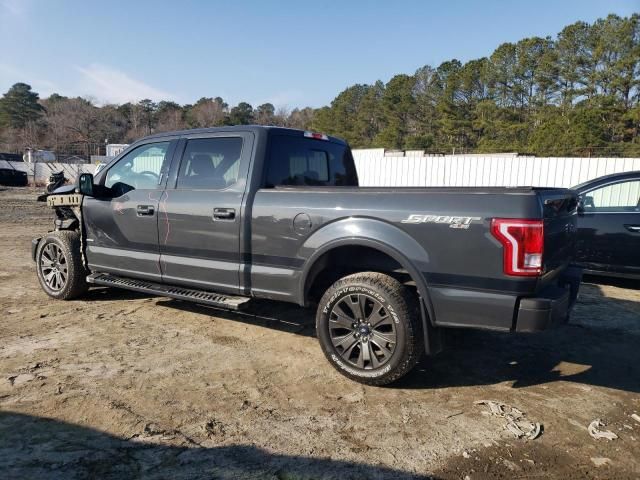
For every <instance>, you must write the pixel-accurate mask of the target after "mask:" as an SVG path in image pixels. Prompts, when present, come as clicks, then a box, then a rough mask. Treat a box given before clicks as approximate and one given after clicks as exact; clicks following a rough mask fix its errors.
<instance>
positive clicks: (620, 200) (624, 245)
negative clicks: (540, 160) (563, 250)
mask: <svg viewBox="0 0 640 480" xmlns="http://www.w3.org/2000/svg"><path fill="white" fill-rule="evenodd" d="M581 199H582V203H583V205H584V209H583V211H582V212H581V213H580V216H579V219H578V225H579V230H578V252H577V257H578V258H577V259H578V261H579V263H580V264H581V265H583V266H584V267H585V268H588V269H591V270H600V271H607V272H611V273H622V274H625V273H626V274H634V275H638V274H640V178H635V179H626V180H623V181H618V182H613V183H609V184H607V185H602V186H599V187H597V188H595V189H593V190H587V191H585V192H582V193H581Z"/></svg>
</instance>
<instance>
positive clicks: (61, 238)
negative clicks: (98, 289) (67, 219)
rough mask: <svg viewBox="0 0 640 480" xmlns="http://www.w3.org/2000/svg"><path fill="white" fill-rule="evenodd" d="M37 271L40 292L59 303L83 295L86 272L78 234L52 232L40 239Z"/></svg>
mask: <svg viewBox="0 0 640 480" xmlns="http://www.w3.org/2000/svg"><path fill="white" fill-rule="evenodd" d="M36 271H37V272H38V280H39V281H40V286H41V287H42V290H44V291H45V293H46V294H47V295H49V296H50V297H52V298H55V299H58V300H72V299H74V298H78V297H79V296H81V295H83V294H84V293H86V291H87V290H88V289H89V285H88V284H87V280H86V278H87V270H86V269H85V268H84V265H82V258H81V252H80V234H79V233H78V232H74V231H69V230H58V231H55V232H51V233H49V234H47V235H45V236H44V237H42V240H40V243H39V245H38V250H37V252H36Z"/></svg>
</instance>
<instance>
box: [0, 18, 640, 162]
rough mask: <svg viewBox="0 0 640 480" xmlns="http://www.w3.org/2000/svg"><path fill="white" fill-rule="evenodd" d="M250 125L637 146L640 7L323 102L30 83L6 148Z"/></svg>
mask: <svg viewBox="0 0 640 480" xmlns="http://www.w3.org/2000/svg"><path fill="white" fill-rule="evenodd" d="M244 124H263V125H280V126H287V127H293V128H302V129H314V130H318V131H322V132H325V133H328V134H332V135H336V136H339V137H343V138H345V139H346V140H348V141H349V143H350V144H351V145H352V146H353V147H356V148H372V147H384V148H388V149H420V150H426V151H428V152H433V153H451V152H467V153H468V152H478V153H483V152H507V151H508V152H519V153H524V154H534V155H539V156H586V155H589V156H640V15H638V14H634V15H632V16H630V17H620V16H617V15H609V16H608V17H607V18H604V19H598V20H596V21H595V22H594V23H592V24H589V23H586V22H576V23H573V24H571V25H568V26H567V27H565V28H564V29H563V30H562V31H561V32H560V33H558V35H557V36H556V37H555V38H551V37H546V38H541V37H532V38H525V39H522V40H520V41H518V42H516V43H504V44H502V45H500V46H498V48H496V49H495V50H494V52H493V53H492V54H491V55H490V56H488V57H483V58H480V59H475V60H470V61H468V62H466V63H462V62H460V61H458V60H455V59H454V60H449V61H445V62H443V63H442V64H440V65H439V66H437V67H433V66H429V65H426V66H424V67H421V68H419V69H418V70H417V71H416V72H415V73H414V74H413V75H408V74H400V75H396V76H394V77H393V78H391V80H389V81H388V82H387V83H386V84H385V83H383V82H382V81H377V82H375V83H373V84H370V85H365V84H357V85H353V86H350V87H348V88H346V89H345V90H344V91H343V92H341V93H340V94H339V95H338V96H337V97H336V98H335V99H334V100H333V101H332V102H331V104H330V105H329V106H325V107H322V108H318V109H313V108H310V107H307V108H302V109H298V108H296V109H293V110H291V111H289V110H286V109H279V110H276V108H275V107H274V106H273V105H272V104H270V103H265V104H263V105H260V106H258V107H256V108H254V107H253V106H252V105H250V104H248V103H246V102H240V103H239V104H237V105H235V106H233V107H231V106H229V105H228V104H227V103H225V102H224V100H223V99H222V98H220V97H215V98H210V97H203V98H201V99H200V100H198V101H197V102H196V103H194V104H193V105H178V104H177V103H175V102H171V101H162V102H158V103H155V102H152V101H151V100H142V101H140V102H138V103H135V104H133V103H126V104H123V105H104V106H102V107H98V106H96V105H95V104H94V103H92V102H91V101H90V100H88V99H84V98H67V97H63V96H60V95H57V94H54V95H51V96H50V97H48V98H46V99H40V98H39V96H38V94H37V93H35V92H33V91H32V90H31V88H30V87H29V85H26V84H23V83H18V84H16V85H14V86H13V87H11V89H10V90H9V91H8V92H7V93H5V95H4V96H3V97H2V99H0V148H1V149H3V150H5V151H6V150H9V151H20V150H22V149H24V148H26V147H38V148H47V149H52V150H55V151H68V152H70V151H72V150H74V151H78V153H84V154H87V155H88V154H91V153H94V152H93V151H91V150H92V148H94V149H95V148H96V147H95V146H99V145H101V144H103V143H104V141H105V139H108V140H109V142H111V143H129V142H131V141H133V140H135V139H136V138H139V137H141V136H144V135H147V134H150V133H153V132H161V131H169V130H177V129H183V128H198V127H210V126H220V125H244Z"/></svg>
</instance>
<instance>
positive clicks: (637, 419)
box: [631, 413, 640, 423]
mask: <svg viewBox="0 0 640 480" xmlns="http://www.w3.org/2000/svg"><path fill="white" fill-rule="evenodd" d="M631 418H633V419H634V420H635V421H636V422H638V423H640V415H638V414H637V413H632V414H631Z"/></svg>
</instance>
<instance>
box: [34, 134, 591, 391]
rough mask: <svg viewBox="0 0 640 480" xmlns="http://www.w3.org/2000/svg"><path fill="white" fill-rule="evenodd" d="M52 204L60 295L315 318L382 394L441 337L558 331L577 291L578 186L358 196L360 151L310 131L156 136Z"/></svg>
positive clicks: (49, 286) (49, 275) (51, 278)
mask: <svg viewBox="0 0 640 480" xmlns="http://www.w3.org/2000/svg"><path fill="white" fill-rule="evenodd" d="M46 201H47V202H48V203H49V205H50V206H52V207H53V208H54V209H55V213H56V219H55V228H54V230H53V231H51V232H50V233H49V234H47V235H45V236H43V237H41V238H37V239H34V241H33V245H32V251H33V258H34V261H35V262H36V266H37V268H36V270H37V274H38V279H39V281H40V284H41V286H42V288H43V290H44V291H45V292H46V293H47V294H48V295H50V296H51V297H54V298H57V299H65V300H66V299H72V298H77V297H79V296H81V295H82V294H83V293H84V292H85V291H86V290H87V288H88V287H89V286H90V285H102V286H111V287H119V288H126V289H132V290H137V291H141V292H147V293H149V294H154V295H161V296H167V297H172V298H177V299H181V300H187V301H193V302H199V303H203V304H208V305H213V306H218V307H225V308H232V309H239V308H243V307H244V306H246V305H247V302H249V300H250V299H252V298H255V299H260V298H268V299H275V300H281V301H286V302H294V303H297V304H299V305H301V306H311V305H317V314H316V329H317V337H318V339H319V341H320V345H321V347H322V350H323V351H324V353H325V355H326V357H327V359H328V361H329V362H330V363H331V364H332V365H333V366H334V367H335V368H336V369H337V370H338V371H340V372H341V373H343V374H344V375H346V376H347V377H349V378H351V379H354V380H357V381H359V382H363V383H367V384H373V385H382V384H387V383H389V382H392V381H394V380H396V379H398V378H400V377H401V376H403V375H404V374H406V373H407V372H408V371H409V370H411V369H412V367H413V366H414V365H415V364H416V363H417V361H418V360H419V359H420V357H421V356H422V355H423V353H424V352H425V351H426V353H427V354H434V353H436V352H437V351H439V350H440V347H441V341H440V336H441V333H442V331H443V329H445V328H450V327H469V328H486V329H493V330H500V331H505V332H532V331H538V330H543V329H546V328H548V327H550V326H552V325H554V324H559V323H563V322H564V321H566V319H567V317H568V314H569V312H570V310H571V306H572V304H573V302H574V300H575V298H576V296H577V292H578V286H579V282H580V271H579V270H576V269H575V268H572V267H570V266H569V265H570V261H571V258H572V252H573V249H574V243H575V238H576V217H577V215H576V206H577V197H576V194H575V193H574V192H573V191H571V190H566V189H554V188H530V187H522V188H363V187H359V186H358V176H357V173H356V168H355V164H354V160H353V157H352V155H351V151H350V149H349V146H348V145H347V144H346V143H345V142H344V141H343V140H340V139H338V138H334V137H329V136H327V135H324V134H320V133H315V132H305V131H300V130H292V129H285V128H276V127H259V126H238V127H224V128H211V129H201V130H189V131H181V132H171V133H162V134H157V135H153V136H150V137H146V138H143V139H141V140H139V141H138V142H136V143H134V144H133V145H131V146H130V147H129V148H128V149H127V150H126V151H124V152H123V153H122V154H121V155H120V156H119V157H118V158H116V159H115V160H113V161H112V162H110V163H109V164H108V165H107V167H106V168H104V169H103V170H102V171H100V172H99V173H98V174H97V175H96V176H95V178H94V177H93V176H92V175H91V174H82V175H81V176H80V177H79V179H78V182H77V185H76V186H71V187H62V188H60V189H58V190H56V191H54V192H53V194H50V195H48V196H46ZM159 321H162V320H161V319H159Z"/></svg>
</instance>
